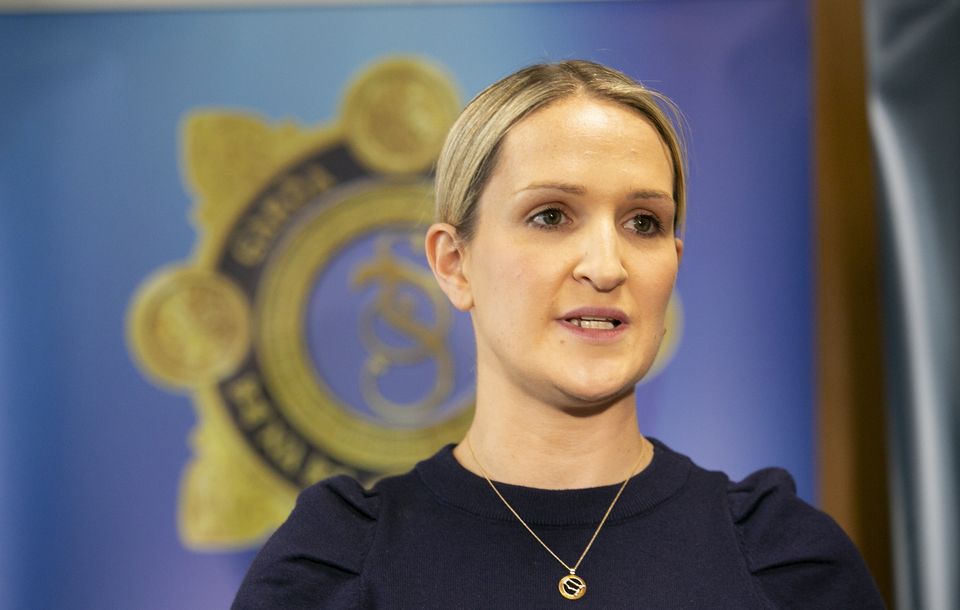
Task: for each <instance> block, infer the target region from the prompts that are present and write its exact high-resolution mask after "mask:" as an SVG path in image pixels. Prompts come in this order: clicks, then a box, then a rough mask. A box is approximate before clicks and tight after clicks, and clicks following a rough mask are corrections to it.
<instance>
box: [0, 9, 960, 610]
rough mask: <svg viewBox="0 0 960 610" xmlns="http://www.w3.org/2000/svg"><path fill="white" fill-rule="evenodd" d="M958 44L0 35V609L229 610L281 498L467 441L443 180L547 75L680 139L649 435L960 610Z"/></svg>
mask: <svg viewBox="0 0 960 610" xmlns="http://www.w3.org/2000/svg"><path fill="white" fill-rule="evenodd" d="M958 7H960V3H958V2H956V1H939V2H937V1H934V2H930V1H924V2H893V1H888V0H878V1H875V2H871V3H868V4H867V5H866V6H861V4H860V3H859V2H853V1H852V2H838V3H834V2H828V1H826V0H810V1H802V0H712V1H711V0H670V1H667V0H662V1H658V0H647V1H640V2H556V3H551V2H497V3H481V2H413V1H411V2H404V3H387V2H369V1H368V2H347V1H343V2H319V1H318V2H290V3H269V4H268V3H256V2H253V3H250V2H243V3H241V2H229V1H227V0H222V1H220V2H207V3H202V4H201V5H193V4H189V5H188V4H187V3H185V2H182V1H174V2H159V1H157V2H154V1H152V0H150V1H148V2H133V1H124V0H104V1H102V2H92V1H75V2H74V1H70V0H48V1H42V0H41V1H32V2H28V1H27V0H0V607H2V608H10V609H21V608H22V609H28V608H29V609H33V608H223V607H227V606H229V603H230V601H231V600H232V596H233V593H234V592H235V591H236V588H237V586H238V585H239V582H240V580H241V578H242V577H243V574H244V573H245V571H246V568H247V566H248V565H249V562H250V560H251V559H252V557H253V555H254V553H255V552H256V549H257V548H258V546H259V544H261V543H262V541H263V540H264V539H265V537H266V536H268V535H269V533H270V532H271V531H272V529H273V528H275V527H276V526H277V525H278V524H279V523H280V522H281V521H282V520H283V518H284V517H285V516H286V514H287V512H288V511H289V510H290V508H291V506H292V503H293V501H294V498H295V497H296V493H297V492H298V491H299V489H301V488H302V487H303V486H305V485H308V484H310V483H312V482H314V481H316V480H319V479H320V478H323V477H326V476H329V475H331V474H334V473H338V472H346V473H350V474H352V475H354V476H357V477H359V478H361V479H362V480H364V481H366V482H372V481H374V480H376V478H378V477H380V476H384V475H385V474H390V473H394V472H400V471H403V470H406V469H408V468H409V467H410V466H411V465H412V464H414V463H415V462H416V461H417V460H419V459H422V458H424V457H427V456H429V455H430V454H432V453H433V452H434V451H436V449H437V448H438V447H440V446H442V445H443V444H445V443H448V442H455V441H456V440H457V438H458V435H459V434H461V433H462V431H463V430H464V429H465V426H466V425H467V423H468V422H469V417H470V412H471V411H470V410H471V404H472V403H471V397H472V389H473V388H472V367H473V362H472V359H473V354H472V350H473V344H472V338H471V336H470V331H469V319H468V318H466V317H465V316H462V315H458V314H456V313H455V312H453V311H452V310H451V309H450V308H449V306H448V305H447V304H446V303H445V302H444V301H443V299H442V297H440V296H439V294H438V291H437V290H436V288H435V287H434V286H433V284H432V280H431V278H430V277H429V274H428V271H427V269H426V267H425V263H424V261H423V257H422V251H421V250H420V246H419V239H420V236H421V235H422V231H423V229H424V228H425V226H426V224H427V223H428V222H429V219H430V205H431V203H430V188H431V186H430V184H431V168H432V163H433V161H434V159H435V155H436V152H437V150H438V149H439V144H440V142H441V141H442V137H443V134H444V133H445V130H446V129H447V127H448V126H449V124H450V123H451V122H452V120H453V118H454V117H455V116H456V113H457V112H458V111H459V109H460V108H461V107H462V105H463V104H465V103H466V102H467V101H468V100H469V99H470V98H471V97H472V96H473V95H475V94H476V93H478V92H479V91H480V90H481V89H482V88H483V87H484V86H486V85H487V84H489V83H491V82H493V81H495V80H497V79H499V78H500V77H502V76H505V75H506V74H508V73H510V72H512V71H514V70H516V69H518V68H520V67H522V66H525V65H528V64H531V63H536V62H541V61H557V60H564V59H570V58H585V59H591V60H595V61H599V62H601V63H605V64H609V65H611V66H613V67H616V68H619V69H621V70H623V71H625V72H627V73H629V74H630V75H632V76H634V77H635V78H637V79H639V80H641V81H642V82H644V83H645V84H646V85H648V86H650V87H651V88H654V89H657V90H659V91H661V92H663V93H665V94H666V95H668V96H669V97H670V98H672V99H673V100H674V101H675V102H676V103H677V105H678V106H679V107H680V109H681V110H682V113H683V119H684V125H685V128H684V130H685V135H686V140H687V146H688V151H689V157H690V187H689V216H688V226H687V229H686V234H685V236H684V237H685V244H686V251H685V255H684V260H683V265H682V269H681V272H680V278H679V282H678V287H677V292H676V294H675V295H674V300H673V303H672V307H671V316H670V322H669V329H668V339H667V343H666V345H665V348H664V350H663V352H662V354H661V358H660V361H659V362H658V365H657V368H656V370H655V371H653V372H652V373H651V375H649V376H648V378H647V379H646V380H645V381H644V382H643V383H642V385H641V387H640V391H639V396H638V404H637V406H638V413H639V417H640V422H641V426H642V428H643V430H644V432H645V433H646V434H648V435H651V436H654V437H657V438H660V439H661V440H664V441H665V442H667V443H668V444H670V445H671V446H672V447H673V448H675V449H677V450H679V451H681V452H683V453H686V454H688V455H690V456H691V457H692V458H693V459H694V460H695V461H697V462H698V463H699V464H701V465H702V466H705V467H707V468H711V469H717V470H724V471H726V472H727V473H729V474H730V476H731V477H733V478H738V479H739V478H742V477H743V476H745V475H746V474H748V473H750V472H752V471H753V470H756V469H758V468H762V467H766V466H781V467H784V468H787V469H788V470H789V471H790V472H791V473H792V474H793V476H794V478H795V480H796V482H797V488H798V493H799V494H800V495H801V496H802V497H804V498H805V499H806V500H808V501H809V502H811V503H813V504H815V505H817V506H819V507H820V508H822V509H823V510H825V511H827V512H828V513H830V514H831V515H832V516H833V517H834V518H835V519H837V521H838V522H839V523H840V524H841V525H842V526H843V527H844V529H845V530H846V531H847V532H848V534H849V535H850V536H851V538H853V540H854V541H855V542H856V543H857V545H858V546H859V547H860V549H861V551H862V552H863V554H864V557H865V558H866V560H867V562H868V564H869V566H870V568H871V571H872V572H873V574H874V577H875V578H876V580H877V582H878V585H879V586H880V588H881V590H882V592H883V593H884V595H885V597H886V598H887V600H888V602H889V603H890V605H891V607H900V608H944V609H947V608H956V607H960V593H958V588H957V584H956V582H955V581H956V579H955V576H956V574H957V573H960V562H958V557H957V555H958V548H960V544H958V542H960V530H958V525H957V514H956V513H957V510H956V507H957V505H958V502H957V498H958V489H960V478H958V477H960V475H958V473H960V469H958V465H960V457H958V451H960V449H958V446H960V445H958V443H957V442H956V441H957V437H958V434H960V430H958V427H960V423H958V422H960V416H958V415H960V399H958V393H957V383H956V379H955V378H956V372H957V371H958V370H960V366H958V365H960V362H958V353H960V349H958V345H957V343H958V335H960V332H958V327H957V321H956V315H955V312H956V311H957V309H958V292H960V290H958V282H957V277H958V274H957V273H956V269H955V268H954V267H955V265H956V263H957V262H960V253H958V251H957V248H958V246H957V240H956V239H955V238H954V237H953V236H952V235H950V236H949V237H948V235H947V233H948V231H951V232H952V230H953V229H955V228H956V227H958V226H960V223H958V220H960V219H958V211H957V209H958V207H960V185H958V181H960V178H958V176H960V172H958V171H957V170H958V169H960V168H958V163H960V122H958V118H957V116H958V113H957V109H958V108H960V76H958V74H960V71H958V70H957V66H958V65H960V8H958Z"/></svg>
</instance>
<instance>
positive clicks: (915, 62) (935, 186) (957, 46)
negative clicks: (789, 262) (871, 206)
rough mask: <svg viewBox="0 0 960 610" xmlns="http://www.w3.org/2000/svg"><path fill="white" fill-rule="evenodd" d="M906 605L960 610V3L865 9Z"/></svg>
mask: <svg viewBox="0 0 960 610" xmlns="http://www.w3.org/2000/svg"><path fill="white" fill-rule="evenodd" d="M865 9H866V23H867V53H868V60H869V76H870V80H869V100H868V108H869V116H870V128H871V132H872V135H873V141H874V150H875V152H876V156H877V167H878V170H879V174H880V175H879V184H880V185H881V189H882V192H881V200H882V202H883V204H884V215H883V218H884V221H885V226H884V243H883V251H884V262H885V267H884V277H885V278H886V279H887V280H888V281H886V282H885V284H884V288H885V297H886V302H887V305H888V307H887V318H886V319H887V320H888V325H889V326H890V328H891V332H890V333H889V335H888V340H889V349H888V354H889V357H888V367H889V369H888V380H889V395H890V400H889V403H890V422H891V427H890V430H891V435H890V439H891V449H892V453H891V466H892V468H891V474H892V487H893V489H894V492H895V493H894V494H892V499H893V504H892V508H893V515H894V533H895V542H896V546H895V559H896V566H897V579H898V580H897V600H898V603H899V605H900V607H903V608H935V609H939V608H944V609H946V608H951V609H952V608H960V583H958V581H957V574H960V509H958V507H960V381H958V380H960V321H958V312H960V271H958V266H960V239H958V238H957V231H958V229H960V68H958V66H960V1H957V0H940V1H931V0H926V1H922V2H921V1H916V0H914V1H905V0H874V1H873V2H870V3H868V4H867V5H866V6H865Z"/></svg>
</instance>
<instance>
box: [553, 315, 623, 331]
mask: <svg viewBox="0 0 960 610" xmlns="http://www.w3.org/2000/svg"><path fill="white" fill-rule="evenodd" d="M567 322H569V323H571V324H573V325H575V326H579V327H580V328H594V329H598V330H613V329H614V328H616V327H618V326H620V324H622V322H620V320H618V319H616V318H591V317H587V316H584V317H580V318H568V319H567Z"/></svg>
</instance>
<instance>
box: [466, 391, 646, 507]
mask: <svg viewBox="0 0 960 610" xmlns="http://www.w3.org/2000/svg"><path fill="white" fill-rule="evenodd" d="M486 398H487V397H486V396H484V394H483V392H482V391H480V388H478V394H477V409H476V416H475V417H474V421H473V424H472V425H471V427H470V430H469V431H468V432H467V439H468V440H469V442H470V444H471V446H472V447H473V451H474V453H475V458H474V455H472V454H471V452H470V451H469V449H468V448H467V447H466V446H465V445H464V444H463V443H461V444H460V445H459V446H458V447H457V448H456V449H455V450H454V456H455V457H456V458H457V460H458V461H459V462H460V463H461V464H462V465H463V466H464V467H465V468H467V469H468V470H470V471H472V472H474V473H475V474H478V475H481V476H482V471H481V468H480V464H482V470H485V471H486V473H487V474H488V475H489V476H490V478H492V479H493V480H495V481H499V482H503V483H509V484H512V485H523V486H525V487H536V488H540V489H580V488H585V487H599V486H602V485H614V484H616V483H620V482H621V481H623V480H624V479H625V478H627V477H629V476H631V475H633V474H636V472H638V471H639V470H642V469H643V468H645V467H646V466H647V464H648V463H649V461H650V458H651V457H652V446H650V445H649V442H648V441H647V440H646V439H644V438H643V435H642V434H641V433H640V430H639V427H638V425H637V413H636V406H635V395H634V393H633V392H630V393H629V394H628V395H626V396H623V397H619V398H617V399H615V400H614V401H611V402H610V403H609V404H605V405H600V406H590V407H583V408H558V407H556V406H553V405H548V404H543V403H541V402H538V401H535V400H531V399H530V398H529V397H527V398H526V399H524V398H523V397H522V396H512V397H509V398H506V397H503V396H500V397H498V399H497V400H495V401H494V400H487V399H486ZM644 444H646V445H647V447H646V449H644ZM641 452H645V455H644V456H643V460H642V462H641V463H640V465H639V467H638V468H637V469H635V470H634V471H631V468H632V467H633V466H634V465H635V464H637V460H638V459H639V458H640V457H641ZM477 460H479V464H478V463H477Z"/></svg>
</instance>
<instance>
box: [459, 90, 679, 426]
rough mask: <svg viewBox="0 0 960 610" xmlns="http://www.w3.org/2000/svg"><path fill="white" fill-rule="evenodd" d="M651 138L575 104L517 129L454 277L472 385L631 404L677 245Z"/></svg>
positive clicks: (669, 186) (664, 176)
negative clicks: (469, 322) (464, 311)
mask: <svg viewBox="0 0 960 610" xmlns="http://www.w3.org/2000/svg"><path fill="white" fill-rule="evenodd" d="M672 190H673V171H672V166H671V163H670V157H669V154H668V152H667V149H666V147H665V145H664V144H663V142H662V141H661V139H660V137H659V135H658V134H657V132H656V130H655V129H654V127H653V126H652V124H651V123H650V122H649V121H648V120H647V119H645V118H643V117H642V116H641V115H639V114H638V113H636V112H635V111H632V110H631V109H628V108H626V107H624V106H621V105H618V104H616V103H613V102H609V101H601V100H596V99H592V98H589V97H572V98H567V99H564V100H561V101H559V102H556V103H554V104H552V105H550V106H547V107H546V108H543V109H541V110H538V111H537V112H535V113H534V114H531V115H530V116H529V117H527V118H525V119H523V120H522V121H520V122H519V123H517V124H516V125H515V126H514V127H513V128H512V129H511V130H510V132H509V133H508V134H507V136H506V138H505V139H504V141H503V142H502V143H501V149H500V156H499V160H498V163H497V166H496V168H495V170H494V172H493V174H492V175H491V177H490V179H489V182H488V183H487V185H486V187H485V189H484V191H483V194H482V196H481V198H480V201H479V207H478V213H479V217H478V224H477V231H476V233H475V235H474V237H473V239H472V240H471V241H470V242H469V243H468V244H467V245H466V246H465V249H464V253H463V273H464V276H465V278H466V282H467V285H468V290H469V294H470V304H471V305H472V314H473V323H474V329H475V332H476V338H477V348H478V370H479V373H480V375H481V376H482V379H483V380H485V381H491V382H495V383H500V384H507V385H508V386H510V387H512V388H515V389H519V390H521V392H522V393H524V394H527V395H530V396H531V397H535V398H537V399H540V400H542V401H543V402H546V403H548V404H552V405H555V406H559V407H577V406H589V405H600V404H604V403H606V402H609V401H611V400H615V399H618V398H622V397H623V396H625V395H628V394H631V393H632V391H633V388H634V386H635V385H636V383H637V382H638V381H639V380H640V378H641V377H643V375H644V374H645V373H646V372H647V370H648V369H649V368H650V365H651V364H652V363H653V360H654V357H655V355H656V353H657V349H658V348H659V346H660V341H661V339H662V337H663V333H664V315H665V311H666V308H667V302H668V300H669V299H670V294H671V292H672V290H673V285H674V280H675V278H676V275H677V266H678V263H679V259H680V254H681V252H682V243H681V242H680V240H679V239H675V237H674V234H673V225H674V213H675V207H676V206H675V203H674V201H673V198H672V196H671V193H672Z"/></svg>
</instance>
